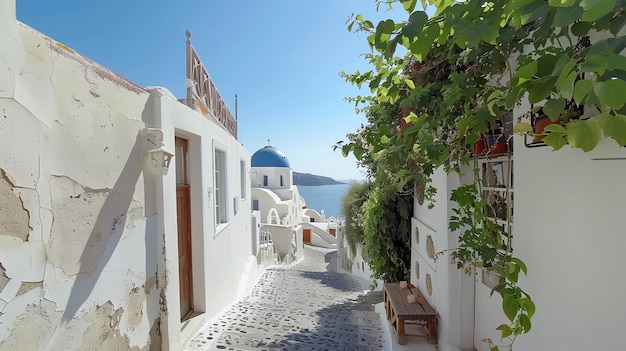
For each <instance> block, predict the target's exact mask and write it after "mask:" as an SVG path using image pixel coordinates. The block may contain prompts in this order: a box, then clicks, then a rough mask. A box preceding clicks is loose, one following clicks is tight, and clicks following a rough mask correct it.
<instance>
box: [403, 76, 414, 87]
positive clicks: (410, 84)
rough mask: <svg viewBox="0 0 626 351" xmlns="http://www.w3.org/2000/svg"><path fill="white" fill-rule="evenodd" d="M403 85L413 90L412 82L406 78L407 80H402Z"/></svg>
mask: <svg viewBox="0 0 626 351" xmlns="http://www.w3.org/2000/svg"><path fill="white" fill-rule="evenodd" d="M404 83H405V84H406V85H407V86H408V87H409V88H411V89H415V83H413V81H412V80H410V79H408V78H407V79H405V80H404Z"/></svg>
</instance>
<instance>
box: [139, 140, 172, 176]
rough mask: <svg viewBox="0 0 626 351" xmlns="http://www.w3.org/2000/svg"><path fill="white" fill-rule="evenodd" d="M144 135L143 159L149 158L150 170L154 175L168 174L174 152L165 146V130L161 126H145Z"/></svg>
mask: <svg viewBox="0 0 626 351" xmlns="http://www.w3.org/2000/svg"><path fill="white" fill-rule="evenodd" d="M140 134H141V136H142V150H141V159H142V160H145V159H148V160H149V161H148V162H150V171H151V172H152V174H154V175H167V171H168V170H169V168H170V163H171V161H172V157H173V156H174V154H173V153H171V152H169V151H167V150H166V149H165V148H164V146H165V145H164V143H163V131H162V130H161V129H159V128H144V129H142V130H141V132H140Z"/></svg>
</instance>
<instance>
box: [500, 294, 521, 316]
mask: <svg viewBox="0 0 626 351" xmlns="http://www.w3.org/2000/svg"><path fill="white" fill-rule="evenodd" d="M518 309H519V305H518V303H517V300H516V299H515V298H514V297H513V296H511V295H502V310H503V311H504V315H505V316H506V317H507V318H508V319H509V320H510V321H511V322H513V320H514V319H515V316H516V315H517V310H518Z"/></svg>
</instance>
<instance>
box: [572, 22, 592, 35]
mask: <svg viewBox="0 0 626 351" xmlns="http://www.w3.org/2000/svg"><path fill="white" fill-rule="evenodd" d="M590 29H591V23H589V22H576V23H574V24H572V34H574V35H575V36H577V37H582V36H583V35H587V32H589V30H590Z"/></svg>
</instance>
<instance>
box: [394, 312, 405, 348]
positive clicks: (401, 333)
mask: <svg viewBox="0 0 626 351" xmlns="http://www.w3.org/2000/svg"><path fill="white" fill-rule="evenodd" d="M397 324H398V325H397V327H396V336H397V337H398V344H400V345H404V344H405V343H406V341H405V340H404V319H400V318H398V323H397Z"/></svg>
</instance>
